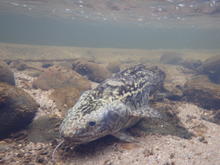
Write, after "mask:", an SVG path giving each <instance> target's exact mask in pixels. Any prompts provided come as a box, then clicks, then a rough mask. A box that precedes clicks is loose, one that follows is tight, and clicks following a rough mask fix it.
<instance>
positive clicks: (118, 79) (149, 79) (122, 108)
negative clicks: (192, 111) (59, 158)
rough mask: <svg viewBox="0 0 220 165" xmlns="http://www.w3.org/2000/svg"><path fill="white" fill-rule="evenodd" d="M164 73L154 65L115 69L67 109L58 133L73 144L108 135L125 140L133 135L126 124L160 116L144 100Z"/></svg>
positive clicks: (129, 125)
mask: <svg viewBox="0 0 220 165" xmlns="http://www.w3.org/2000/svg"><path fill="white" fill-rule="evenodd" d="M164 79H165V73H164V72H163V71H162V70H161V69H159V68H158V67H157V66H155V67H149V68H147V67H146V66H145V65H143V64H139V65H135V66H133V67H130V68H127V69H125V70H123V71H121V72H119V73H116V74H115V75H113V76H112V77H111V78H109V79H106V80H105V81H103V82H102V83H100V84H99V85H98V86H97V87H96V88H94V89H91V90H88V91H85V92H84V93H83V94H82V95H81V96H80V98H79V100H78V101H77V103H76V104H75V105H74V106H73V107H72V108H70V109H69V110H68V113H67V115H66V117H65V118H64V120H63V121H62V123H61V125H60V135H61V137H62V138H63V139H64V140H65V141H68V142H71V143H73V144H83V143H88V142H91V141H94V140H96V139H99V138H101V137H104V136H106V135H112V136H115V137H116V138H118V139H120V140H123V141H125V142H133V141H135V138H134V137H132V136H131V135H129V134H128V132H127V131H126V130H127V128H129V127H131V126H133V125H135V124H136V123H137V122H139V121H140V120H142V119H144V118H149V117H156V118H160V117H161V114H160V113H159V112H158V111H157V110H155V109H153V108H151V107H150V106H149V104H148V102H149V97H150V96H151V95H153V94H154V93H155V92H156V91H157V90H159V89H160V88H161V87H162V86H163V82H164Z"/></svg>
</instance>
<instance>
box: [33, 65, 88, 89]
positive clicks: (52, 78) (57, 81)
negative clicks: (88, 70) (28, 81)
mask: <svg viewBox="0 0 220 165" xmlns="http://www.w3.org/2000/svg"><path fill="white" fill-rule="evenodd" d="M90 86H91V84H90V82H89V80H87V79H86V78H84V77H82V76H81V75H80V74H78V73H77V72H75V71H73V70H72V69H67V68H64V67H62V66H56V65H55V66H52V67H49V68H48V69H46V70H45V71H44V72H43V73H42V74H41V75H40V76H39V77H38V78H37V79H36V80H34V82H33V87H34V88H40V89H43V90H49V89H56V88H64V87H75V88H77V89H82V90H85V89H89V88H90Z"/></svg>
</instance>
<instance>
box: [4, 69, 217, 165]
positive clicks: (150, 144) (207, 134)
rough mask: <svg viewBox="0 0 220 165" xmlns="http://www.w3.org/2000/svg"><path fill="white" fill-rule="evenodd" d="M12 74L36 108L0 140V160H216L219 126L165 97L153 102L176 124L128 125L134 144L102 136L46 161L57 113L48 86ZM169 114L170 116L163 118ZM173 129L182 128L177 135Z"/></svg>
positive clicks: (74, 164) (121, 163) (201, 164)
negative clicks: (20, 126)
mask: <svg viewBox="0 0 220 165" xmlns="http://www.w3.org/2000/svg"><path fill="white" fill-rule="evenodd" d="M15 78H16V85H17V86H18V87H20V88H23V89H24V90H25V91H26V92H28V93H29V94H30V95H31V96H32V97H33V98H34V99H35V100H36V101H37V102H38V103H39V104H40V108H39V110H38V113H37V115H36V117H35V119H34V121H33V122H32V124H31V125H30V126H29V127H28V128H27V129H25V130H22V131H19V132H17V133H15V134H12V135H10V136H9V137H8V138H5V139H2V140H0V164H10V165H14V164H16V165H18V164H22V165H35V164H36V165H38V164H49V165H50V164H57V165H59V164H66V165H93V164H96V165H127V164H132V165H142V164H149V165H152V164H158V165H175V164H176V165H186V164H189V165H190V164H193V165H197V164H198V165H207V164H212V165H219V164H220V150H219V148H220V143H219V139H220V125H218V124H216V123H213V122H210V121H209V120H205V119H206V118H205V117H204V116H207V115H209V113H210V111H207V110H205V109H202V108H200V107H198V106H196V105H194V104H191V103H188V102H183V101H178V102H177V101H167V102H166V101H165V102H164V103H160V105H159V107H160V109H162V110H163V109H169V110H170V111H172V112H173V113H174V116H176V117H177V118H178V120H179V121H178V122H173V121H169V120H165V121H164V122H161V121H153V122H149V121H142V122H141V123H140V124H139V125H137V126H136V127H134V128H131V129H130V132H131V134H134V136H136V138H137V139H138V141H139V143H124V142H121V141H119V140H117V139H115V138H114V137H111V136H108V137H104V138H102V139H99V140H97V141H94V142H91V143H89V144H85V145H80V146H77V147H75V148H71V147H69V146H68V145H67V144H64V145H62V146H61V147H60V148H59V149H58V150H57V152H56V153H55V155H54V159H52V153H53V151H54V149H55V147H56V145H57V144H58V143H59V133H58V127H59V124H60V122H61V116H62V112H61V111H60V110H59V109H58V108H57V107H56V105H55V103H54V102H53V101H52V100H51V99H50V98H49V95H50V93H51V92H52V90H49V91H43V90H40V89H33V88H32V87H31V84H32V82H33V78H32V77H30V76H28V74H27V73H26V71H19V72H18V71H16V72H15ZM172 117H173V116H172V114H171V117H170V118H169V119H172ZM155 123H156V124H155ZM153 128H155V129H153ZM183 128H184V129H183ZM152 130H157V131H152ZM177 130H184V131H180V132H179V133H178V131H177Z"/></svg>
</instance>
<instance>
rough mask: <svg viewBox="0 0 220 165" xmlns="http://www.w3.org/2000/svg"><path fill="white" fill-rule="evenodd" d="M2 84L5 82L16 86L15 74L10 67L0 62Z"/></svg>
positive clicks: (0, 80)
mask: <svg viewBox="0 0 220 165" xmlns="http://www.w3.org/2000/svg"><path fill="white" fill-rule="evenodd" d="M0 82H5V83H8V84H10V85H15V78H14V73H13V72H12V71H11V70H10V68H9V67H8V65H7V64H6V63H4V62H3V61H0Z"/></svg>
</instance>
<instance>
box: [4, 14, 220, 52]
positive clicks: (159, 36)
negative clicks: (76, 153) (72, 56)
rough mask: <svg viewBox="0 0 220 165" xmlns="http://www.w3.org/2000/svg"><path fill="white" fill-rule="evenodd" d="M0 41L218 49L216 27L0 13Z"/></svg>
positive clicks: (144, 47) (39, 43)
mask: <svg viewBox="0 0 220 165" xmlns="http://www.w3.org/2000/svg"><path fill="white" fill-rule="evenodd" d="M0 22H1V26H0V42H9V43H24V44H37V45H62V46H79V47H97V48H141V49H218V48H219V43H220V29H218V28H202V27H191V26H185V27H182V26H175V27H174V26H164V27H158V26H155V25H148V26H147V25H137V24H131V23H118V24H116V23H110V22H108V23H106V22H99V21H95V22H94V21H93V22H92V21H87V22H86V21H79V20H74V21H73V20H68V19H61V18H59V19H58V18H57V19H56V18H48V17H34V16H27V15H21V14H16V15H15V14H10V13H7V14H0Z"/></svg>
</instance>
